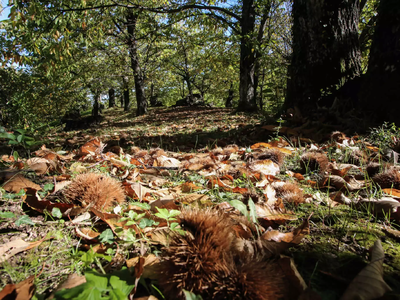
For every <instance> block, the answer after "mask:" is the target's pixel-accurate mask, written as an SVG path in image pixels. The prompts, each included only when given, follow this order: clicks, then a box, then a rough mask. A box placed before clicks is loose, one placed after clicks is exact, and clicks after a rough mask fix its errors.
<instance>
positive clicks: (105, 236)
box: [99, 228, 114, 244]
mask: <svg viewBox="0 0 400 300" xmlns="http://www.w3.org/2000/svg"><path fill="white" fill-rule="evenodd" d="M99 240H100V242H102V243H108V244H112V243H113V242H114V233H113V232H112V230H111V229H110V228H108V229H106V230H104V231H103V232H102V233H101V234H100V235H99Z"/></svg>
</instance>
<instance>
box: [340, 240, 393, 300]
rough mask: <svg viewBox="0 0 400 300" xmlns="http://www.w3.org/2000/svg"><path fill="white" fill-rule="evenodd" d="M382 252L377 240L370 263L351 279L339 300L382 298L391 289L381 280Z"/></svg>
mask: <svg viewBox="0 0 400 300" xmlns="http://www.w3.org/2000/svg"><path fill="white" fill-rule="evenodd" d="M384 258H385V253H384V252H383V248H382V244H381V241H380V240H377V241H376V242H375V244H374V246H373V247H372V251H371V263H370V264H369V265H368V266H366V267H365V268H364V269H362V270H361V272H360V273H358V275H357V276H356V278H354V279H353V281H352V282H351V283H350V285H349V287H348V288H347V290H346V291H345V293H344V294H343V296H342V298H340V299H341V300H354V299H363V300H372V299H377V298H380V297H382V296H383V295H384V294H385V293H386V292H388V291H391V290H392V289H391V288H390V287H389V286H388V285H387V283H386V282H385V281H384V280H383V278H382V275H383V260H384Z"/></svg>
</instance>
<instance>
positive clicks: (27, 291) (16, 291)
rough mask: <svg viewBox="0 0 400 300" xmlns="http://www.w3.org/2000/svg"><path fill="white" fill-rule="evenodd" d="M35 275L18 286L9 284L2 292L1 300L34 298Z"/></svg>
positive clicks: (0, 293) (0, 294)
mask: <svg viewBox="0 0 400 300" xmlns="http://www.w3.org/2000/svg"><path fill="white" fill-rule="evenodd" d="M34 280H35V275H32V276H29V277H28V278H27V279H25V280H24V281H21V282H20V283H17V284H7V285H6V286H5V287H4V289H3V290H2V291H1V292H0V299H1V300H29V299H31V298H32V297H33V295H34V293H35V290H36V287H35V285H34V284H33V282H34Z"/></svg>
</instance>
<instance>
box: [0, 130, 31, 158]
mask: <svg viewBox="0 0 400 300" xmlns="http://www.w3.org/2000/svg"><path fill="white" fill-rule="evenodd" d="M26 133H27V130H25V129H16V130H15V131H14V133H10V132H7V131H5V129H4V127H2V128H0V138H2V139H6V140H8V144H9V145H10V146H21V147H23V148H24V149H25V150H26V151H28V150H27V149H28V148H29V147H31V146H33V145H35V144H36V143H37V142H36V141H35V139H34V138H33V137H30V136H27V135H26ZM28 154H29V153H28ZM13 156H14V158H15V159H16V160H17V159H18V157H19V154H18V152H17V151H13Z"/></svg>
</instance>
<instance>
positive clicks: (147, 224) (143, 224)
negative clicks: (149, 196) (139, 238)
mask: <svg viewBox="0 0 400 300" xmlns="http://www.w3.org/2000/svg"><path fill="white" fill-rule="evenodd" d="M154 223H155V222H154V220H150V219H147V218H143V219H141V220H140V223H139V227H140V228H142V229H143V228H146V227H151V226H152V225H153V224H154Z"/></svg>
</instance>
